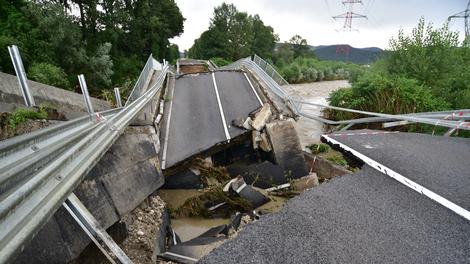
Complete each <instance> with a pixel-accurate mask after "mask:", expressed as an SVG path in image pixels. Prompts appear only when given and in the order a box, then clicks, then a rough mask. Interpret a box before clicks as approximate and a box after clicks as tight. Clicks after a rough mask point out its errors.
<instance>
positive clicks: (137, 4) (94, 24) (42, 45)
mask: <svg viewBox="0 0 470 264" xmlns="http://www.w3.org/2000/svg"><path fill="white" fill-rule="evenodd" d="M183 22H184V18H183V16H182V14H181V12H180V10H179V8H178V6H177V5H176V3H175V1H174V0H133V1H129V0H101V1H97V0H59V1H58V0H31V1H26V0H9V1H6V0H0V70H2V71H5V72H9V73H13V72H14V70H13V67H12V66H11V60H10V58H9V54H8V51H7V48H6V46H8V45H12V44H15V45H18V46H19V48H20V50H21V55H22V58H23V62H24V64H25V67H26V68H30V69H34V72H35V74H36V75H35V78H39V77H38V76H41V77H40V78H47V76H50V78H51V80H49V81H47V80H45V79H42V81H44V82H46V83H51V82H54V83H55V82H56V81H57V80H55V79H54V76H56V74H52V73H53V72H56V73H57V71H55V70H52V68H51V67H57V68H58V69H62V70H63V72H65V73H66V74H67V79H68V82H69V83H71V84H74V83H77V77H76V76H77V75H78V74H81V73H83V74H85V75H86V79H87V83H88V87H89V89H90V92H91V93H92V94H93V95H99V94H101V92H100V91H101V90H103V89H109V88H112V87H114V86H123V85H124V84H126V85H127V84H128V83H129V82H130V81H131V80H133V79H134V80H135V79H136V78H137V77H138V74H139V72H140V70H141V69H142V66H143V64H144V62H145V61H146V59H147V57H148V56H149V54H150V53H152V54H153V56H154V57H155V58H156V59H158V60H162V59H167V60H170V61H174V60H175V59H176V58H178V57H179V51H178V47H177V46H176V45H173V44H171V43H170V42H169V39H171V38H173V37H175V36H178V35H179V34H181V33H182V32H183ZM33 64H34V65H35V66H34V67H33V66H32V65H33ZM38 65H40V66H41V67H40V66H38ZM46 65H48V66H46ZM56 70H57V69H56ZM42 71H43V72H42ZM59 71H60V70H59ZM39 73H40V74H39ZM45 73H47V74H45Z"/></svg>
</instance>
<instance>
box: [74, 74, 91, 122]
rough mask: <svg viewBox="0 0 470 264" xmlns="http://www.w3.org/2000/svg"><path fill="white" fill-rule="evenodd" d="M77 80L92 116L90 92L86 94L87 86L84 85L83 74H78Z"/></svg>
mask: <svg viewBox="0 0 470 264" xmlns="http://www.w3.org/2000/svg"><path fill="white" fill-rule="evenodd" d="M78 82H79V83H80V88H81V89H82V94H83V98H84V99H85V104H86V108H87V111H88V114H90V118H93V113H94V111H93V105H92V104H91V99H90V94H88V87H87V85H86V81H85V76H83V74H80V75H78Z"/></svg>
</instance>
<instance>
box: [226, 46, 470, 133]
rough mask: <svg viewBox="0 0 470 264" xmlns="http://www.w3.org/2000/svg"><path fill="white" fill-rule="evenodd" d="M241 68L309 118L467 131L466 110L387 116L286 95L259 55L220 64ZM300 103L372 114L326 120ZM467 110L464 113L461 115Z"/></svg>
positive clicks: (469, 127) (282, 81) (281, 80)
mask: <svg viewBox="0 0 470 264" xmlns="http://www.w3.org/2000/svg"><path fill="white" fill-rule="evenodd" d="M242 68H245V69H247V70H249V71H250V72H252V73H253V74H255V75H257V76H258V77H259V78H260V79H261V80H262V81H263V82H264V83H265V84H266V85H267V87H268V88H269V89H270V90H271V91H272V92H274V93H275V94H276V95H277V96H279V97H281V98H282V99H283V100H284V102H285V103H286V104H287V105H288V106H289V107H290V108H291V109H292V110H293V111H294V113H295V114H297V115H301V116H304V117H307V118H310V119H314V120H317V121H320V122H323V123H326V124H330V125H340V124H347V125H350V124H361V123H371V122H381V121H390V120H405V121H409V122H413V123H422V124H429V125H434V126H441V127H447V128H449V129H450V130H449V132H450V131H451V130H452V131H453V130H456V129H463V130H470V122H466V121H465V120H469V119H470V118H469V115H468V112H469V111H468V109H464V110H451V111H443V112H428V113H412V114H404V115H390V114H383V113H375V112H368V111H360V110H355V109H348V108H342V107H334V106H329V105H323V104H316V103H310V102H305V101H303V100H302V98H300V97H298V96H292V95H289V94H287V92H286V91H285V90H284V89H283V88H282V87H283V86H289V85H290V84H289V83H288V82H287V81H286V80H285V79H284V78H282V76H280V74H279V73H278V72H277V71H276V70H275V69H274V68H273V67H272V66H271V65H269V63H267V62H266V61H265V60H263V59H262V58H260V57H259V56H257V55H254V57H253V60H252V59H251V58H244V59H240V60H238V61H236V62H234V63H232V64H230V65H227V66H224V67H220V68H219V69H221V70H235V69H242ZM303 105H311V106H315V107H319V108H328V109H333V110H338V111H345V112H351V113H357V114H362V115H368V116H373V117H369V118H360V119H354V120H344V121H333V120H328V119H325V118H322V117H319V116H312V115H311V114H308V113H305V112H303V111H302V106H303ZM464 113H467V114H464Z"/></svg>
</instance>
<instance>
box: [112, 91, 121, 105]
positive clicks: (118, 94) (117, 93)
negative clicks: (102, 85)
mask: <svg viewBox="0 0 470 264" xmlns="http://www.w3.org/2000/svg"><path fill="white" fill-rule="evenodd" d="M114 96H115V97H116V106H117V107H122V102H121V93H120V92H119V88H118V87H116V88H114Z"/></svg>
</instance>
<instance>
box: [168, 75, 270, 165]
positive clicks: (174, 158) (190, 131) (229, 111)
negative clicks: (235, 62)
mask: <svg viewBox="0 0 470 264" xmlns="http://www.w3.org/2000/svg"><path fill="white" fill-rule="evenodd" d="M214 75H215V80H216V84H217V91H218V93H219V97H220V102H221V106H222V109H223V113H224V117H225V124H224V122H223V121H222V117H221V111H220V105H219V102H218V100H217V96H216V90H215V87H214V81H213V74H211V73H201V74H190V75H184V76H182V77H180V78H178V79H177V80H176V81H175V85H174V87H170V89H171V90H172V91H170V95H171V94H172V96H170V97H171V99H170V100H171V102H168V103H167V104H166V105H165V111H166V112H168V111H171V117H170V118H169V119H170V121H169V124H170V126H169V133H168V144H167V150H166V153H165V151H163V153H162V155H163V156H164V157H162V160H165V167H164V169H165V168H169V167H171V166H173V165H175V164H177V163H178V162H181V161H183V160H185V159H187V158H189V157H191V156H193V155H195V154H198V153H200V152H202V151H205V150H207V149H209V148H211V147H212V146H214V145H216V144H218V143H221V142H225V141H227V135H226V133H225V129H227V132H228V134H229V138H234V137H237V136H239V135H241V134H243V133H244V132H246V131H245V130H242V129H238V128H235V127H232V120H233V119H234V118H236V117H247V116H248V114H249V113H250V112H252V111H254V110H256V109H258V108H259V107H261V105H260V103H259V102H258V100H257V99H256V96H255V94H254V92H253V90H252V89H251V87H250V86H249V83H248V81H247V80H246V78H245V76H244V75H243V73H241V72H216V73H214ZM173 89H174V91H173ZM170 105H171V110H169V109H170ZM165 117H166V118H165V120H164V122H163V128H164V129H165V128H166V126H167V125H168V113H167V115H166V116H165ZM225 126H226V127H225ZM165 135H166V133H165ZM162 142H165V141H164V140H162ZM164 149H165V147H164Z"/></svg>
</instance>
